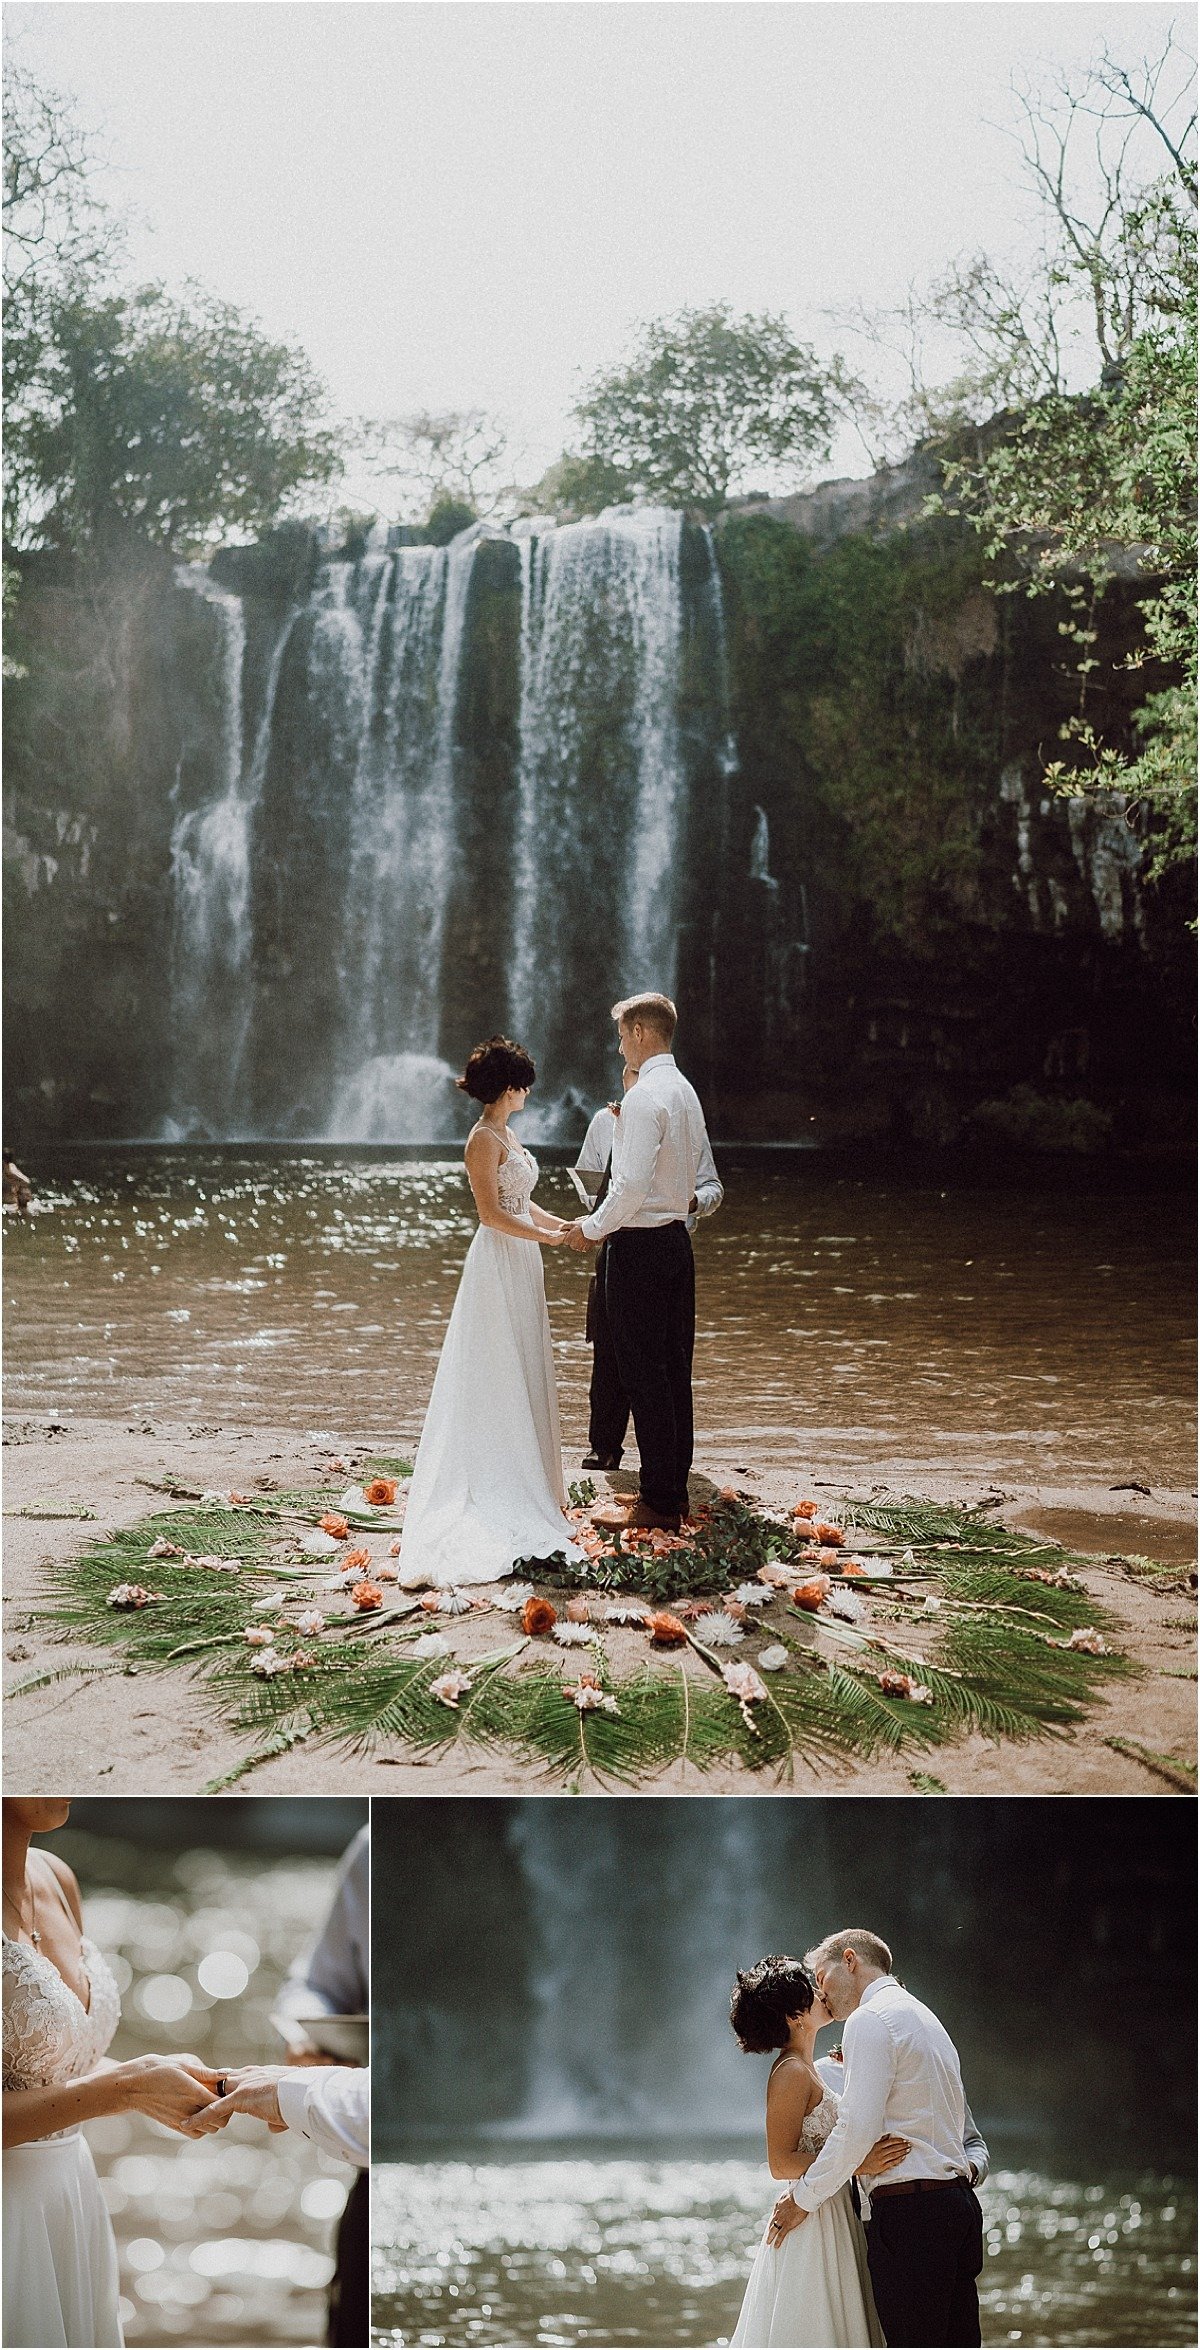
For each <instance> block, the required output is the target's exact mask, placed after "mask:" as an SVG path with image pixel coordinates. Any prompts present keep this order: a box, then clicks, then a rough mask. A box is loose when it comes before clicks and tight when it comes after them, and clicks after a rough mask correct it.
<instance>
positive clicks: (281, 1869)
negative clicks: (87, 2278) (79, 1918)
mask: <svg viewBox="0 0 1200 2350" xmlns="http://www.w3.org/2000/svg"><path fill="white" fill-rule="evenodd" d="M55 1847H56V1849H57V1850H59V1851H61V1852H62V1853H63V1855H64V1857H65V1858H67V1859H68V1860H70V1862H71V1864H72V1866H73V1867H75V1868H76V1870H77V1871H78V1874H79V1876H80V1880H81V1884H82V1887H83V1895H84V1907H85V1916H86V1923H87V1928H88V1931H89V1933H90V1934H91V1935H92V1937H93V1939H94V1941H96V1942H97V1943H98V1944H99V1946H100V1948H101V1949H102V1950H103V1951H104V1953H105V1955H106V1957H107V1958H108V1959H109V1962H110V1964H111V1965H112V1966H113V1968H114V1971H115V1973H116V1977H117V1983H118V1987H119V1988H120V1991H121V2007H122V2021H121V2027H120V2030H119V2032H118V2034H117V2037H116V2039H115V2041H114V2042H113V2046H112V2050H111V2054H112V2055H113V2056H114V2057H115V2058H117V2059H118V2060H123V2059H127V2058H129V2057H133V2056H137V2055H144V2054H146V2053H149V2052H157V2053H162V2054H166V2053H168V2052H169V2051H170V2050H172V2049H178V2050H180V2051H185V2052H188V2053H190V2054H192V2055H196V2056H199V2057H200V2058H201V2059H202V2060H203V2061H204V2062H205V2063H210V2064H214V2065H218V2066H233V2065H238V2064H271V2063H274V2064H278V2063H280V2062H281V2061H282V2056H283V2050H282V2046H281V2043H280V2041H279V2038H278V2036H277V2034H276V2032H275V2031H274V2029H273V2027H272V2025H271V2022H270V2014H271V2009H272V2006H273V2005H274V2002H275V2000H276V1999H277V1997H278V1994H279V1989H280V1985H281V1983H282V1982H283V1980H284V1978H285V1976H286V1975H287V1973H288V1971H289V1969H290V1967H291V1964H292V1961H293V1959H295V1958H296V1957H297V1956H298V1955H299V1953H300V1952H301V1951H302V1950H304V1949H305V1948H306V1947H307V1945H308V1943H309V1941H310V1940H311V1938H312V1934H313V1930H314V1922H315V1921H316V1920H317V1919H319V1918H320V1917H321V1916H322V1915H323V1914H324V1911H325V1909H326V1908H327V1907H328V1903H329V1899H330V1896H331V1894H332V1891H333V1882H334V1868H333V1865H332V1864H326V1863H323V1862H320V1861H314V1860H309V1859H295V1860H278V1859H272V1858H264V1857H258V1856H251V1855H248V1854H244V1853H242V1854H237V1855H232V1854H226V1853H222V1852H217V1851H211V1850H194V1851H189V1852H183V1853H180V1854H178V1855H174V1854H171V1853H169V1852H160V1851H155V1850H153V1849H152V1848H151V1849H147V1850H146V1851H144V1852H140V1851H138V1850H137V1848H135V1847H133V1846H130V1845H126V1844H118V1845H113V1844H111V1843H110V1842H109V1841H108V1840H107V1839H102V1838H98V1837H95V1836H92V1835H90V1834H78V1835H76V1834H70V1835H64V1836H60V1837H56V1838H55ZM87 2136H88V2141H89V2143H90V2145H91V2148H92V2152H93V2154H94V2156H95V2159H96V2167H97V2169H98V2171H99V2173H100V2179H101V2185H102V2188H103V2192H104V2197H105V2200H106V2202H107V2204H108V2208H109V2211H110V2212H111V2214H112V2219H113V2224H114V2227H115V2229H116V2233H117V2243H118V2248H119V2252H120V2261H121V2290H122V2304H123V2308H122V2314H123V2318H124V2324H125V2336H126V2340H127V2341H128V2342H129V2343H130V2344H146V2345H149V2344H152V2343H157V2344H164V2343H174V2342H203V2343H218V2344H235V2343H236V2344H257V2343H285V2342H302V2343H316V2342H321V2341H323V2340H324V2338H325V2322H326V2294H327V2288H328V2285H329V2280H330V2278H331V2277H332V2274H333V2259H332V2245H333V2239H334V2234H335V2230H336V2224H337V2220H338V2217H339V2215H340V2213H341V2210H342V2206H343V2204H344V2202H345V2199H346V2192H347V2187H348V2185H349V2182H350V2180H351V2178H352V2177H353V2173H352V2172H351V2171H350V2170H349V2169H347V2168H346V2167H345V2166H344V2165H342V2164H338V2163H333V2162H331V2161H329V2160H328V2159H327V2157H326V2156H325V2155H323V2154H321V2153H319V2152H318V2150H317V2149H316V2147H314V2146H313V2145H311V2144H310V2142H309V2140H308V2139H306V2138H303V2137H298V2136H297V2135H296V2134H295V2133H294V2132H292V2131H288V2132H287V2133H285V2134H283V2135H268V2133H267V2132H266V2131H265V2130H264V2129H263V2128H262V2127H261V2126H260V2125H258V2124H256V2123H252V2122H247V2121H241V2120H239V2121H235V2122H233V2123H231V2124H230V2126H229V2129H228V2130H226V2131H224V2132H222V2134H221V2136H220V2137H218V2138H205V2139H196V2140H191V2139H187V2138H181V2137H179V2136H178V2135H177V2134H176V2133H175V2132H173V2131H170V2130H167V2129H164V2128H161V2127H160V2126H159V2125H158V2124H157V2123H154V2122H150V2121H147V2120H146V2119H145V2118H144V2117H143V2116H142V2115H139V2114H114V2115H108V2116H105V2117H103V2118H102V2119H100V2120H97V2121H94V2122H89V2123H88V2126H87Z"/></svg>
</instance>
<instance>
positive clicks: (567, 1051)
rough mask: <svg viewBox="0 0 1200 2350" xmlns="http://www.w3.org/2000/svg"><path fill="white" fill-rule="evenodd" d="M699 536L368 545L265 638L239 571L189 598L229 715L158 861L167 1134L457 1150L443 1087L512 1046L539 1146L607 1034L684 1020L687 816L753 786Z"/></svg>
mask: <svg viewBox="0 0 1200 2350" xmlns="http://www.w3.org/2000/svg"><path fill="white" fill-rule="evenodd" d="M687 528H688V526H685V524H684V522H683V519H682V517H681V516H680V515H678V514H674V513H668V512H665V511H659V510H650V509H647V510H637V511H635V510H633V509H618V510H613V511H611V512H609V513H608V514H606V515H603V516H601V517H600V518H599V519H598V520H596V521H594V522H591V521H589V522H581V523H575V524H570V525H567V526H565V527H563V528H561V529H555V527H554V526H553V525H552V524H549V523H546V524H541V523H538V522H533V523H530V524H526V525H523V526H522V525H518V526H515V527H514V529H513V531H512V532H511V533H501V532H496V531H484V530H482V529H480V528H479V526H473V527H472V528H471V529H470V530H469V531H466V532H464V533H463V534H461V536H460V537H459V538H458V539H456V540H454V541H453V542H452V544H451V545H450V546H449V547H448V548H437V547H430V546H412V547H410V546H401V547H394V548H392V549H391V550H390V551H389V549H388V548H387V546H386V544H383V543H381V538H382V536H383V534H380V533H373V534H372V536H371V538H370V539H369V540H368V542H367V543H366V545H365V547H364V548H363V549H362V551H361V552H360V553H359V554H358V556H357V557H356V558H350V557H347V556H344V555H332V556H331V555H328V554H324V555H321V556H320V557H319V558H318V559H317V560H316V563H315V568H314V569H313V570H312V572H311V573H310V575H309V576H308V579H307V581H306V583H305V584H304V585H303V586H302V587H301V588H300V591H299V592H298V593H297V594H295V595H294V596H293V597H292V598H291V600H290V601H288V602H286V603H285V602H284V601H282V600H280V599H279V598H278V597H276V600H274V601H270V600H269V599H268V598H266V597H264V598H263V600H262V601H261V602H255V603H254V604H253V609H252V610H251V599H252V596H253V594H254V575H253V574H252V573H250V572H249V570H248V569H247V572H246V576H247V577H248V578H249V580H250V586H249V588H248V591H247V595H246V598H245V600H244V601H243V598H241V597H239V596H238V595H236V594H234V593H232V592H231V591H230V589H229V587H228V586H227V585H226V584H224V583H225V582H227V581H228V580H230V579H231V578H232V579H235V580H236V579H237V578H238V576H239V572H238V565H239V560H240V558H239V556H237V555H233V556H230V557H223V558H222V559H221V580H222V584H220V585H218V584H217V583H216V581H214V579H213V578H212V577H211V576H210V574H209V572H208V571H205V570H200V569H195V568H193V569H188V570H185V571H183V572H181V573H180V575H179V577H180V584H181V586H183V587H185V588H186V589H187V590H188V591H189V594H190V595H191V596H192V597H198V598H200V599H201V600H202V602H203V603H204V605H205V607H206V619H208V618H211V619H213V620H215V622H216V626H217V630H218V632H219V633H218V660H219V669H220V676H219V679H217V680H216V683H217V684H218V685H219V689H220V690H219V694H216V695H215V696H214V691H213V681H211V680H210V682H209V684H208V685H207V686H205V687H204V691H203V694H201V693H200V692H199V691H197V692H195V693H194V695H193V707H191V708H189V713H188V720H187V724H188V726H189V727H190V728H192V729H193V730H194V731H196V732H197V733H198V734H200V735H203V734H204V732H205V729H206V728H207V732H208V738H209V742H208V748H207V750H206V752H205V758H204V760H203V761H201V762H200V764H201V765H202V766H203V775H202V777H201V779H200V781H199V782H197V781H196V780H195V778H193V779H192V780H191V782H190V784H189V788H188V790H186V791H185V792H184V793H183V795H182V797H183V802H184V803H185V804H186V803H188V802H190V803H191V804H190V805H188V806H187V812H186V813H185V814H183V815H181V816H180V817H179V819H178V821H177V824H176V828H175V838H174V845H173V876H174V935H175V953H174V1008H175V1032H176V1039H177V1042H176V1056H175V1070H174V1075H173V1087H172V1104H171V1110H172V1118H173V1120H174V1125H173V1128H172V1131H174V1132H189V1131H190V1132H196V1131H201V1132H204V1133H207V1134H211V1135H214V1136H221V1135H229V1136H233V1135H249V1134H253V1133H258V1134H263V1135H271V1134H278V1135H296V1136H299V1135H305V1134H307V1135H320V1136H323V1137H326V1138H328V1139H330V1140H338V1141H403V1140H436V1139H439V1138H446V1137H450V1136H453V1135H455V1134H458V1133H461V1132H462V1130H463V1122H464V1116H465V1112H464V1108H463V1104H462V1100H461V1097H460V1096H458V1095H456V1093H455V1091H454V1087H453V1083H452V1077H453V1067H454V1066H455V1065H457V1066H461V1058H462V1055H463V1054H464V1053H465V1052H466V1051H467V1050H468V1049H469V1047H470V1045H471V1044H473V1043H474V1042H475V1041H476V1039H477V1038H478V1037H479V1036H480V1035H485V1034H487V1033H488V1032H489V1030H493V1029H500V1028H508V1029H509V1030H511V1032H512V1033H514V1034H516V1035H518V1036H519V1037H520V1038H521V1039H522V1041H523V1042H524V1043H525V1044H526V1045H527V1046H528V1048H529V1049H530V1050H531V1051H532V1052H533V1054H534V1056H535V1058H536V1060H537V1062H538V1067H539V1082H538V1087H537V1090H536V1093H535V1095H534V1100H533V1105H532V1109H533V1115H532V1117H531V1119H530V1120H529V1130H530V1131H537V1132H541V1133H542V1134H546V1133H551V1134H553V1133H562V1132H566V1133H569V1132H570V1131H571V1129H572V1127H573V1126H578V1125H579V1122H580V1120H581V1118H582V1115H583V1113H584V1112H585V1111H589V1110H590V1109H591V1107H592V1106H594V1101H595V1100H596V1099H597V1098H603V1096H604V1093H605V1092H606V1091H607V1090H609V1086H610V1077H611V1067H610V1052H611V1031H610V1027H609V1021H608V1009H609V1005H610V1004H611V1003H612V1002H613V1000H614V999H615V997H616V996H617V995H619V994H625V993H628V992H630V991H631V990H632V989H633V988H635V987H638V986H652V987H659V988H665V989H667V990H668V991H670V992H675V989H676V981H677V962H678V948H679V938H680V934H681V921H682V919H683V914H684V901H685V897H686V893H687V888H688V881H687V856H688V843H689V838H690V815H691V809H692V803H693V799H694V797H695V795H696V793H697V791H698V790H700V789H708V790H709V792H710V803H709V806H708V807H707V809H706V811H705V823H706V824H707V825H708V826H710V827H711V826H714V825H717V819H718V800H719V801H720V808H721V810H723V808H724V800H723V797H722V795H723V792H724V782H723V778H725V777H726V776H727V775H728V773H729V772H730V771H731V762H732V764H736V754H735V753H734V752H733V751H732V749H731V741H732V738H731V736H730V733H729V724H728V719H729V711H728V691H727V679H725V683H724V684H722V679H723V678H724V675H725V672H724V645H723V641H721V640H722V632H723V615H722V614H721V610H720V583H719V578H718V575H717V569H716V562H715V554H714V550H713V546H712V542H711V537H710V536H709V534H708V533H703V534H701V533H700V532H698V531H696V532H693V533H692V535H691V537H690V538H687V537H686V531H687ZM702 542H703V543H702ZM685 548H686V549H690V550H691V552H690V554H689V555H688V559H687V561H685V560H684V559H683V558H684V554H685ZM481 558H483V560H481ZM688 562H690V566H691V569H690V573H689V571H688ZM689 580H690V583H691V584H690V585H689ZM248 614H249V626H250V630H251V634H250V639H249V645H248V640H247V625H248V622H247V615H248ZM689 648H690V650H689ZM688 660H690V661H691V664H692V672H693V677H692V684H691V687H690V689H689V690H690V697H691V698H690V700H688V699H687V693H686V692H685V674H684V673H685V663H686V662H687V661H688ZM210 666H211V663H210ZM697 676H699V677H700V679H701V680H702V683H701V685H700V686H699V687H697V686H696V683H695V678H696V677H697ZM214 698H215V699H216V700H219V704H220V715H219V720H218V721H217V724H216V726H214V722H213V702H214ZM243 702H245V704H246V706H247V709H248V712H249V719H248V722H247V721H246V720H244V719H243ZM685 702H686V704H687V718H686V722H685V721H684V719H683V717H682V716H681V709H682V706H683V704H684V703H685ZM218 733H219V738H220V740H219V748H218V746H217V745H216V742H215V737H216V735H217V734H218ZM247 742H249V743H250V745H251V748H250V753H249V756H248V757H247V755H246V745H247ZM717 828H718V829H719V830H720V831H721V834H722V838H723V837H724V828H725V816H724V814H723V813H721V814H720V821H719V825H718V827H717ZM580 1130H581V1129H580Z"/></svg>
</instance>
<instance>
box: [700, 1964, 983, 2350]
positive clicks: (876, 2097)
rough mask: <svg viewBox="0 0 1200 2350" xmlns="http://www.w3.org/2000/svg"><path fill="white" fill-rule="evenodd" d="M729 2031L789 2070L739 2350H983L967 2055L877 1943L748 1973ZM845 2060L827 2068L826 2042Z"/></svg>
mask: <svg viewBox="0 0 1200 2350" xmlns="http://www.w3.org/2000/svg"><path fill="white" fill-rule="evenodd" d="M730 2022H731V2024H732V2025H733V2029H734V2032H735V2034H736V2036H737V2039H738V2041H739V2042H740V2045H741V2046H742V2047H743V2048H744V2049H745V2050H747V2052H750V2053H754V2054H765V2053H766V2052H767V2051H768V2050H770V2049H772V2048H774V2049H777V2050H778V2052H779V2053H778V2055H777V2056H776V2058H775V2062H774V2064H773V2065H772V2067H771V2072H770V2076H769V2078H768V2081H767V2117H766V2118H767V2157H768V2161H769V2163H770V2167H771V2173H772V2176H773V2177H774V2178H777V2179H787V2180H789V2181H790V2182H791V2183H790V2185H789V2186H788V2188H787V2190H786V2192H785V2193H784V2194H783V2195H781V2196H780V2198H779V2200H778V2202H777V2203H776V2205H775V2208H774V2211H773V2212H772V2214H771V2217H770V2220H769V2222H768V2224H767V2230H766V2234H765V2236H764V2238H763V2241H762V2243H761V2244H760V2246H759V2248H758V2252H757V2254H756V2255H755V2260H754V2266H753V2268H752V2269H751V2272H750V2281H749V2283H748V2285H747V2287H746V2296H745V2299H744V2301H743V2303H742V2311H741V2316H740V2317H739V2319H738V2322H737V2326H736V2329H735V2331H734V2333H733V2335H732V2337H731V2350H752V2346H753V2350H775V2346H778V2350H806V2346H811V2350H842V2346H844V2345H845V2346H853V2350H872V2346H874V2345H878V2344H887V2345H888V2346H889V2350H896V2346H897V2345H899V2344H902V2343H904V2344H910V2345H913V2346H914V2350H941V2346H942V2345H946V2346H949V2345H954V2346H956V2350H961V2346H962V2345H968V2346H973V2345H975V2344H977V2343H978V2341H979V2338H980V2335H979V2298H978V2292H977V2288H976V2279H977V2278H978V2276H979V2272H980V2270H981V2268H982V2266H983V2215H982V2213H981V2211H980V2208H979V2203H978V2199H977V2197H976V2194H975V2188H976V2186H977V2185H978V2183H979V2181H980V2180H981V2179H982V2178H984V2177H985V2176H986V2174H987V2168H988V2150H987V2147H986V2145H985V2144H984V2141H983V2139H982V2138H981V2136H980V2134H979V2131H978V2129H977V2128H976V2126H975V2122H974V2119H973V2117H972V2114H971V2109H970V2107H969V2106H968V2104H967V2101H966V2098H965V2096H964V2094H963V2085H962V2073H961V2071H960V2068H959V2061H958V2053H957V2050H956V2049H955V2046H954V2043H953V2041H952V2040H951V2038H950V2035H949V2033H948V2032H947V2031H946V2029H945V2027H944V2025H942V2024H941V2023H939V2021H938V2018H937V2017H936V2015H934V2013H933V2011H932V2009H931V2008H928V2007H926V2006H924V2005H923V2003H922V2001H921V2000H919V1999H914V1998H913V1996H912V1993H911V1992H909V1991H906V1990H905V1988H904V1985H903V1984H902V1983H900V1982H898V1981H897V1979H896V1977H895V1975H894V1974H893V1973H892V1954H891V1951H890V1950H889V1949H888V1946H887V1943H886V1942H883V1941H881V1940H880V1937H879V1935H878V1934H872V1933H868V1932H867V1931H866V1930H865V1929H864V1928H860V1927H851V1928H849V1929H847V1930H845V1931H843V1932H840V1933H837V1934H827V1935H826V1937H825V1940H824V1941H823V1942H819V1943H818V1944H817V1947H816V1949H815V1950H810V1951H808V1952H807V1954H806V1956H805V1959H804V1963H803V1964H801V1963H800V1961H799V1960H798V1959H794V1958H764V1959H760V1961H759V1963H758V1965H757V1966H755V1967H751V1968H749V1969H748V1970H747V1972H745V1973H744V1974H739V1975H738V1978H737V1982H736V1984H735V1987H734V1992H733V1997H732V2000H731V2002H730ZM830 2023H841V2024H843V2025H844V2027H845V2029H844V2031H843V2034H842V2046H841V2048H840V2049H838V2050H837V2051H835V2054H834V2055H833V2056H832V2057H816V2056H815V2055H814V2046H815V2042H816V2037H817V2034H818V2032H819V2031H820V2030H821V2029H822V2026H823V2025H825V2024H830Z"/></svg>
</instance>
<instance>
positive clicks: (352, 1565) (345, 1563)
mask: <svg viewBox="0 0 1200 2350" xmlns="http://www.w3.org/2000/svg"><path fill="white" fill-rule="evenodd" d="M370 1564H371V1553H370V1551H369V1550H348V1551H347V1552H346V1556H345V1558H344V1559H343V1560H342V1573H343V1575H348V1574H350V1573H351V1571H352V1570H354V1569H356V1568H358V1567H369V1566H370Z"/></svg>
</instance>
